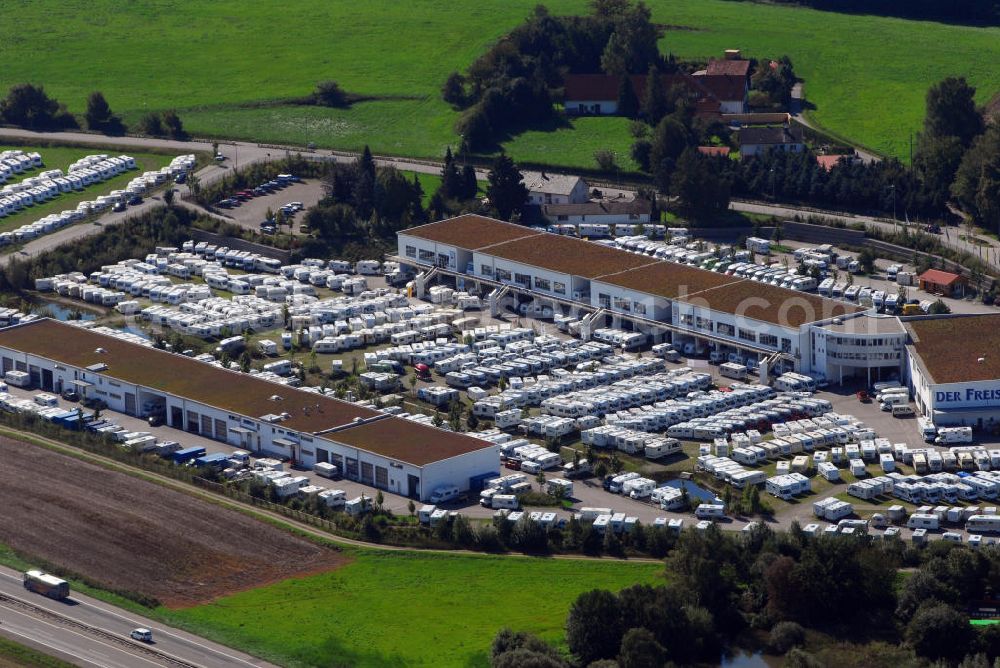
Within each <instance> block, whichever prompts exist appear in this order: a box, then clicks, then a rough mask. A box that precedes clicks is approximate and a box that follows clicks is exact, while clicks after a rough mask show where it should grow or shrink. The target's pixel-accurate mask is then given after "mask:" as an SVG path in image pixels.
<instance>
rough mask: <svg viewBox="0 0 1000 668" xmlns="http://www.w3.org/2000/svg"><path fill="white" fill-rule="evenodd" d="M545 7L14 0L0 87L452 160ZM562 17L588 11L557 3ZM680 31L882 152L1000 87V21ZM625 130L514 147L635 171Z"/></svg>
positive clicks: (537, 138)
mask: <svg viewBox="0 0 1000 668" xmlns="http://www.w3.org/2000/svg"><path fill="white" fill-rule="evenodd" d="M535 4H536V2H535V0H502V1H501V0H486V1H483V2H469V1H460V0H459V1H456V0H421V1H419V2H410V3H402V2H396V1H395V0H369V1H367V2H365V3H363V4H361V5H359V4H357V3H351V2H343V1H339V0H338V1H334V2H330V1H329V0H297V1H296V2H294V3H290V4H289V3H285V4H281V3H245V2H240V1H239V0H212V1H211V2H209V1H208V0H189V1H187V2H184V3H174V2H169V1H168V0H134V1H132V2H129V3H121V2H116V1H115V0H64V1H62V2H59V3H32V2H26V1H23V0H22V1H20V2H6V3H4V12H3V13H4V20H3V21H2V22H0V62H3V63H4V67H3V68H0V87H2V88H6V87H8V86H10V85H11V84H14V83H17V82H20V81H33V82H36V83H41V84H44V85H45V86H46V88H47V89H48V90H49V91H50V92H51V93H53V94H55V95H56V96H57V97H58V99H59V100H60V101H63V102H65V103H66V104H67V105H68V106H69V107H70V109H71V110H73V111H75V112H82V111H83V108H84V101H85V99H86V95H87V94H88V93H89V92H90V91H92V90H94V89H101V90H103V91H104V93H105V94H106V96H107V97H108V99H109V101H110V103H111V105H112V107H113V108H114V109H115V110H117V111H118V112H120V113H123V114H124V116H125V118H126V120H130V121H135V120H136V119H138V118H139V117H140V116H141V115H142V114H143V113H144V112H145V111H152V110H160V109H168V108H176V109H178V110H179V111H180V112H181V115H182V118H183V119H184V121H185V123H186V126H187V128H188V130H189V131H191V132H192V133H194V134H196V135H216V136H220V137H239V138H244V139H256V140H260V141H272V142H294V143H308V142H315V143H316V144H318V145H321V146H327V147H336V148H344V149H358V148H361V147H362V146H364V145H365V144H369V145H371V146H372V147H373V149H375V150H376V151H378V152H382V153H394V154H400V155H408V156H418V157H439V156H440V155H441V154H442V153H443V151H444V148H445V147H446V146H447V145H449V144H451V145H455V144H457V142H458V137H457V136H456V135H455V134H454V132H453V129H452V128H453V124H454V121H455V118H456V117H457V114H456V112H454V111H453V110H452V109H451V108H450V107H449V106H448V105H447V104H445V103H444V102H442V101H441V100H440V97H439V94H438V91H439V89H440V86H441V84H442V83H443V81H444V79H445V77H446V76H447V75H448V73H449V72H451V71H453V70H462V69H464V68H465V67H467V66H468V64H469V63H470V62H472V60H473V59H474V58H475V57H476V56H477V55H478V54H480V53H482V52H483V51H484V50H485V49H486V48H487V46H488V45H489V44H491V43H492V42H493V41H495V40H496V39H497V38H499V37H500V36H501V35H502V34H504V33H505V32H507V31H508V30H510V29H511V28H512V27H514V26H515V25H517V24H518V23H519V22H520V21H521V20H522V19H523V18H524V17H525V16H527V15H528V13H529V12H530V11H531V10H532V7H533V6H534V5H535ZM546 4H547V6H548V7H549V9H550V10H551V11H552V12H553V13H556V14H567V13H580V12H585V11H587V8H588V3H587V2H586V1H585V0H550V1H549V2H547V3H546ZM648 4H650V5H651V6H652V7H653V10H654V18H655V19H656V20H657V21H659V22H661V23H662V24H664V25H667V26H670V29H669V30H668V31H667V33H666V35H665V37H664V39H663V42H662V45H661V48H662V50H664V51H671V52H673V53H675V54H677V55H679V56H682V57H701V58H705V57H708V56H714V55H718V54H720V53H721V51H722V50H723V49H725V48H734V47H735V48H742V49H743V51H744V53H746V54H748V55H752V56H757V57H777V56H780V55H783V54H788V55H790V56H791V57H792V59H793V61H794V63H795V66H796V71H797V72H798V73H799V75H800V76H801V77H802V78H803V79H805V82H806V95H807V97H808V98H809V100H810V101H811V102H812V103H813V104H814V105H815V107H816V108H815V110H814V111H813V112H812V118H813V120H814V121H815V122H816V123H818V124H820V125H822V126H823V127H825V128H827V129H828V130H830V131H831V132H833V133H835V134H837V135H840V136H842V137H849V138H851V139H852V140H854V141H857V142H859V143H861V144H863V145H864V146H867V147H869V148H871V149H873V150H875V151H878V152H881V153H885V154H891V155H897V156H900V157H904V158H905V157H906V155H907V151H908V146H909V133H910V132H911V131H914V132H915V131H917V130H918V129H919V127H920V122H921V118H922V115H923V100H924V93H925V91H926V89H927V87H928V86H929V85H930V84H932V83H933V82H935V81H938V80H940V79H941V78H943V77H945V76H949V75H964V76H966V77H967V78H968V79H969V80H970V82H971V83H972V84H973V85H975V86H977V87H978V88H979V99H980V101H982V102H985V101H987V100H988V99H989V98H990V96H992V95H993V94H995V93H996V92H997V91H998V90H1000V68H998V67H996V63H997V62H1000V28H979V27H968V26H956V25H945V24H938V23H930V22H918V21H907V20H902V19H893V18H882V17H867V16H851V15H841V14H835V13H825V12H819V11H814V10H810V9H802V8H796V7H780V6H774V5H758V4H752V3H749V2H726V1H724V0H649V3H648ZM324 79H334V80H336V81H338V82H340V84H341V85H342V86H343V87H344V88H345V89H346V90H348V91H350V92H352V93H356V94H361V95H364V96H370V97H372V98H376V99H373V100H371V101H366V102H361V103H358V104H355V105H354V106H353V107H352V108H350V109H336V110H335V109H323V108H315V107H301V106H294V105H289V104H287V102H288V101H289V100H290V99H292V98H295V97H299V96H303V95H305V94H307V93H308V92H309V91H310V90H311V89H312V88H313V86H314V85H315V84H316V82H317V81H320V80H324ZM630 143H631V138H630V137H629V134H628V126H627V124H626V123H624V122H621V119H585V120H584V121H576V122H574V123H573V124H572V125H570V126H568V127H565V128H561V129H558V130H555V131H536V132H531V133H527V134H525V135H521V136H519V137H516V138H514V139H512V140H511V141H510V142H509V143H508V146H507V149H508V151H509V152H510V153H511V154H512V155H513V156H514V157H515V158H517V159H521V160H530V161H536V162H547V163H550V164H556V165H562V166H593V162H594V161H593V152H594V151H595V150H598V149H601V148H607V149H609V150H613V151H615V152H616V153H617V154H618V155H619V161H620V162H621V163H622V165H623V167H625V168H628V167H630V166H631V165H630V161H629V160H628V158H627V156H628V148H629V145H630Z"/></svg>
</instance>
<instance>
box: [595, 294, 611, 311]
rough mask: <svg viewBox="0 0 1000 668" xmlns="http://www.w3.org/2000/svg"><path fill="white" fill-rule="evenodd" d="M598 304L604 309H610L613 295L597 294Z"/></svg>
mask: <svg viewBox="0 0 1000 668" xmlns="http://www.w3.org/2000/svg"><path fill="white" fill-rule="evenodd" d="M597 304H598V305H599V306H601V307H602V308H609V307H610V306H611V295H606V294H604V293H603V292H599V293H597Z"/></svg>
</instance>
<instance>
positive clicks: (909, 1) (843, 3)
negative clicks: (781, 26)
mask: <svg viewBox="0 0 1000 668" xmlns="http://www.w3.org/2000/svg"><path fill="white" fill-rule="evenodd" d="M752 1H753V2H760V0H752ZM768 2H773V3H776V4H782V5H799V6H802V7H812V8H813V9H821V10H823V11H828V12H843V13H845V14H870V15H876V16H898V17H900V18H904V19H918V20H924V21H944V22H954V23H971V24H989V25H996V24H997V23H998V22H1000V2H998V0H949V1H948V2H940V0H768Z"/></svg>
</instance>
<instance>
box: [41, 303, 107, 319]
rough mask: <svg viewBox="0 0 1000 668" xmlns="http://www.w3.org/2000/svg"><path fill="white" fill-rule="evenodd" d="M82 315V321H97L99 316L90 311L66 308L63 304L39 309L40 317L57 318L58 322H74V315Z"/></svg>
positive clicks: (51, 304) (48, 305)
mask: <svg viewBox="0 0 1000 668" xmlns="http://www.w3.org/2000/svg"><path fill="white" fill-rule="evenodd" d="M76 313H79V314H80V318H79V319H80V320H97V316H96V315H95V314H93V313H91V312H90V311H85V310H83V309H79V310H77V309H72V308H70V307H69V306H64V305H62V304H56V303H54V302H49V303H47V304H45V306H43V307H41V308H40V309H38V315H45V316H49V317H50V318H55V319H56V320H62V321H64V322H65V321H67V320H73V319H74V318H73V316H74V314H76Z"/></svg>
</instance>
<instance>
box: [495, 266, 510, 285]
mask: <svg viewBox="0 0 1000 668" xmlns="http://www.w3.org/2000/svg"><path fill="white" fill-rule="evenodd" d="M496 279H497V280H498V281H507V282H508V283H509V282H510V272H509V271H507V270H506V269H497V270H496Z"/></svg>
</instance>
